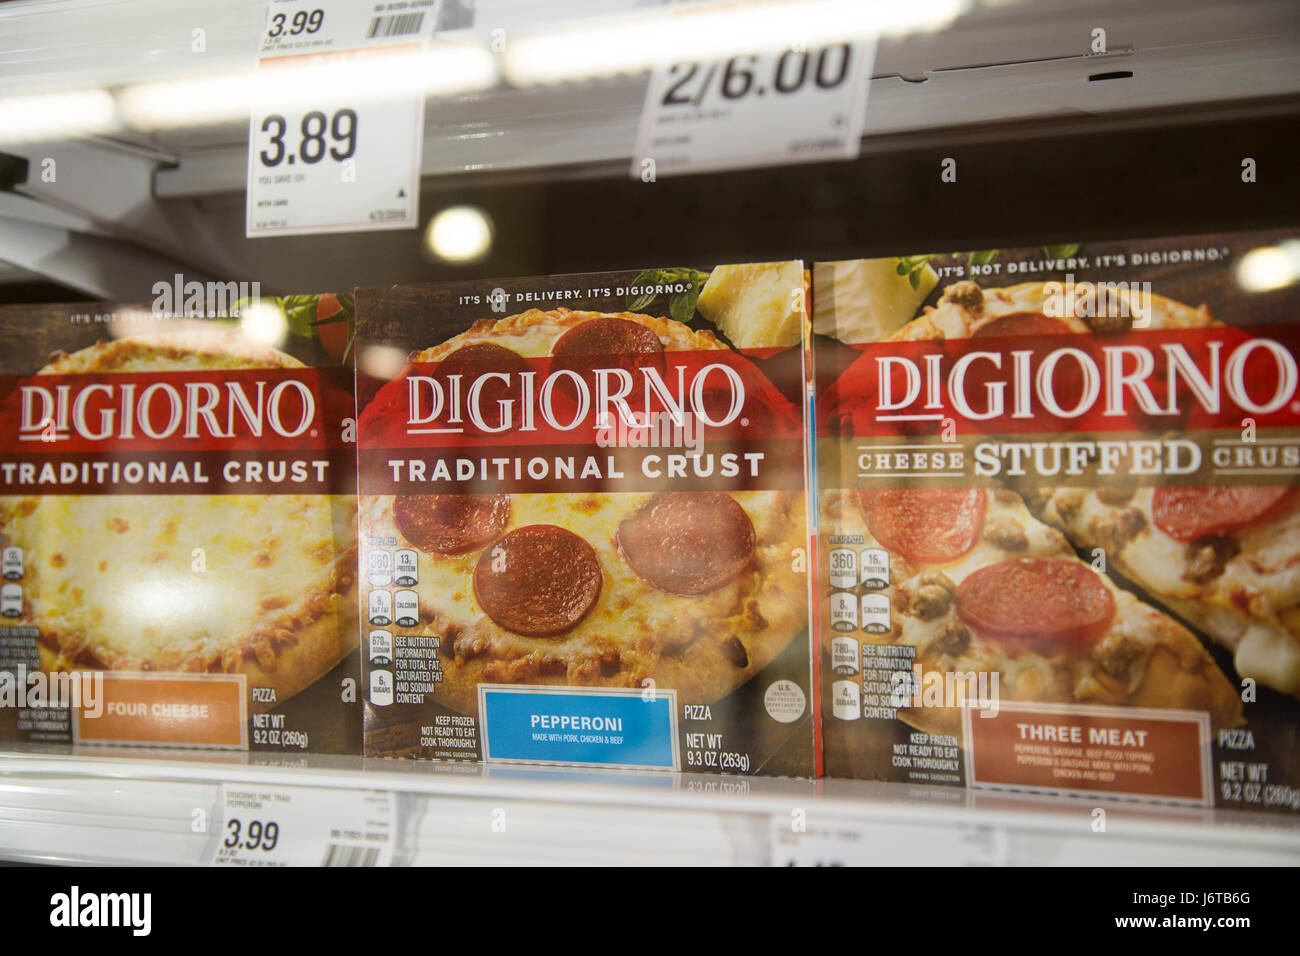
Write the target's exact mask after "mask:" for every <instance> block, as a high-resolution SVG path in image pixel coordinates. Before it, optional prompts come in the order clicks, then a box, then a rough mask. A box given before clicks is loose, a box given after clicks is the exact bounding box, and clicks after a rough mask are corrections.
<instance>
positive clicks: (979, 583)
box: [957, 558, 1115, 651]
mask: <svg viewBox="0 0 1300 956" xmlns="http://www.w3.org/2000/svg"><path fill="white" fill-rule="evenodd" d="M957 616H958V617H960V618H961V619H962V621H963V622H965V623H966V624H968V625H969V626H970V627H972V628H974V629H975V630H976V631H977V632H978V633H979V634H981V635H982V636H984V637H987V638H990V639H993V640H998V641H1001V642H1003V643H1004V644H1010V645H1012V646H1019V647H1034V648H1038V649H1049V648H1050V649H1052V650H1069V651H1078V650H1082V649H1084V648H1086V647H1088V646H1090V645H1092V644H1095V643H1096V642H1097V641H1098V640H1100V639H1101V638H1102V637H1103V636H1104V635H1105V634H1106V631H1107V630H1108V629H1109V627H1110V622H1111V620H1112V619H1113V618H1114V617H1115V598H1114V596H1113V595H1112V594H1111V593H1110V590H1109V589H1108V588H1107V587H1106V585H1105V584H1103V583H1102V580H1101V578H1100V577H1099V576H1098V575H1097V572H1096V571H1093V570H1092V568H1090V567H1088V566H1087V565H1084V564H1079V563H1078V562H1075V561H1068V560H1064V559H1062V558H1018V559H1015V560H1012V561H999V562H998V563H997V564H992V565H989V566H988V567H985V568H980V569H979V570H978V571H976V572H975V573H974V574H972V575H970V576H968V577H967V578H966V580H964V581H962V582H961V584H959V585H958V586H957ZM1044 645H1046V647H1045V646H1044Z"/></svg>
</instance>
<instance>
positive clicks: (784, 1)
mask: <svg viewBox="0 0 1300 956" xmlns="http://www.w3.org/2000/svg"><path fill="white" fill-rule="evenodd" d="M969 5H970V0H911V2H908V3H882V2H868V0H756V2H750V3H743V4H742V3H736V2H726V3H703V4H693V5H690V6H679V7H670V8H657V9H654V10H643V11H638V12H636V13H631V14H626V15H622V16H617V17H602V18H597V19H591V20H584V21H573V22H570V23H567V24H563V25H561V26H559V27H557V28H555V29H552V30H547V31H543V32H539V33H535V34H532V35H528V36H523V37H520V38H519V39H518V40H515V41H512V42H511V43H509V44H508V45H507V47H506V52H505V74H506V79H507V80H509V81H510V82H511V83H512V84H514V85H516V86H531V85H535V84H543V83H561V82H566V81H574V80H583V79H588V78H591V77H596V76H609V75H615V74H620V73H643V72H645V71H647V70H650V69H652V68H653V67H655V66H656V65H659V64H662V63H673V62H681V61H705V62H707V61H710V60H716V59H721V58H725V57H728V56H735V55H738V54H743V53H762V52H768V51H773V50H782V49H789V48H790V47H792V46H793V45H796V44H803V45H805V46H814V45H819V44H827V43H838V42H843V41H847V40H857V39H860V38H864V37H872V36H879V35H897V34H906V33H913V32H921V31H925V30H935V29H938V28H940V27H942V26H945V25H946V24H948V23H950V22H951V21H952V20H953V19H955V18H956V17H957V16H958V14H960V13H961V12H962V11H963V10H964V9H965V8H966V7H968V6H969Z"/></svg>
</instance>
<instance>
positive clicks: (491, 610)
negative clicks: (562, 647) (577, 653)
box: [474, 524, 604, 637]
mask: <svg viewBox="0 0 1300 956" xmlns="http://www.w3.org/2000/svg"><path fill="white" fill-rule="evenodd" d="M603 583H604V575H603V574H602V573H601V570H600V561H599V560H598V559H597V557H596V552H595V550H594V549H593V548H592V546H591V545H589V544H588V543H587V542H586V541H584V540H582V538H579V537H578V536H577V535H576V534H574V533H573V532H572V531H567V530H565V529H564V528H560V527H557V526H555V525H553V524H530V525H526V526H525V527H522V528H517V529H515V530H514V531H511V532H510V533H509V534H508V535H506V536H505V537H504V538H502V539H501V540H500V541H498V542H497V543H496V544H495V545H493V546H492V547H490V548H488V549H487V550H485V551H484V552H483V556H482V557H480V558H479V560H478V565H477V566H476V567H475V568H474V597H475V598H477V599H478V603H479V606H480V607H482V608H483V610H484V612H485V613H486V614H487V616H488V617H490V618H491V619H492V620H493V621H495V622H496V623H497V624H499V625H500V626H501V627H503V628H505V629H506V630H507V631H514V632H515V633H516V634H522V635H524V636H525V637H554V636H555V635H557V634H563V633H565V632H566V631H568V630H571V629H572V628H573V627H575V626H576V625H577V624H578V622H579V621H581V620H582V619H583V618H584V617H586V616H587V615H588V614H590V613H591V609H592V608H593V607H595V606H596V599H597V598H599V597H600V589H601V586H602V584H603Z"/></svg>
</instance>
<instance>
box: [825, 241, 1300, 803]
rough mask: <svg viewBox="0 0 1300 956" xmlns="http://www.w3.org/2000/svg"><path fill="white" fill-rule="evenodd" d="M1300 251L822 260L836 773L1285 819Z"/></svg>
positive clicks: (1139, 245)
mask: <svg viewBox="0 0 1300 956" xmlns="http://www.w3.org/2000/svg"><path fill="white" fill-rule="evenodd" d="M1298 248H1300V243H1298V242H1297V239H1296V234H1295V233H1294V232H1289V231H1288V232H1273V233H1254V234H1249V233H1234V234H1224V235H1204V236H1189V237H1183V238H1177V239H1146V240H1133V241H1118V242H1087V243H1081V244H1071V245H1068V246H1043V247H1034V248H1022V249H1002V250H979V251H973V252H966V253H960V254H945V255H917V256H906V257H898V258H882V259H871V260H859V261H846V262H831V263H824V264H823V263H819V264H817V265H816V266H815V267H814V270H813V277H814V278H813V293H814V316H813V346H812V351H813V365H814V379H815V391H816V396H817V397H816V403H817V406H818V407H817V431H816V453H815V454H816V477H817V487H818V496H817V513H816V517H817V527H816V539H817V562H816V567H815V572H814V573H815V575H816V583H815V585H814V600H815V607H814V610H813V614H814V619H815V622H816V624H815V626H816V629H817V632H818V635H819V637H818V643H819V645H820V653H821V657H822V668H823V674H824V675H825V679H824V681H823V685H822V708H823V714H824V719H825V761H826V772H827V773H828V774H831V775H837V776H850V777H866V778H872V779H878V780H886V781H901V782H909V783H918V784H940V785H966V786H971V787H975V788H980V789H985V788H988V789H1001V790H1019V791H1027V792H1050V793H1058V794H1059V793H1065V794H1075V795H1086V796H1096V795H1110V796H1117V797H1124V798H1137V799H1143V800H1153V801H1169V802H1174V803H1182V804H1187V805H1191V806H1220V807H1236V808H1247V809H1272V810H1285V811H1295V810H1297V809H1298V808H1300V748H1298V747H1297V737H1296V731H1297V726H1298V725H1300V704H1298V703H1297V697H1300V496H1297V495H1296V493H1295V484H1296V481H1297V476H1300V427H1298V426H1300V400H1298V399H1300V395H1298V394H1297V389H1298V387H1300V376H1298V375H1297V364H1296V354H1297V346H1300V323H1298V322H1297V319H1298V318H1300V286H1298V285H1297V284H1296V283H1295V279H1294V276H1295V267H1294V262H1295V261H1296V257H1297V251H1296V250H1297V249H1298ZM1279 263H1280V264H1281V266H1282V268H1281V269H1279V268H1278V265H1279ZM1288 263H1290V265H1288Z"/></svg>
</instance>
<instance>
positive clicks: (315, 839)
mask: <svg viewBox="0 0 1300 956" xmlns="http://www.w3.org/2000/svg"><path fill="white" fill-rule="evenodd" d="M219 809H220V812H221V829H220V830H219V831H217V833H216V839H215V842H214V849H213V853H212V862H213V864H215V865H216V866H244V867H267V866H387V865H389V864H390V863H391V862H392V857H393V849H394V837H395V833H396V828H397V803H396V798H395V796H394V795H393V794H392V793H387V792H382V791H374V790H335V789H331V788H327V787H322V788H311V787H285V786H277V785H266V784H252V783H249V784H238V783H231V784H223V785H222V787H221V802H220V807H219ZM214 829H215V828H214Z"/></svg>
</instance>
